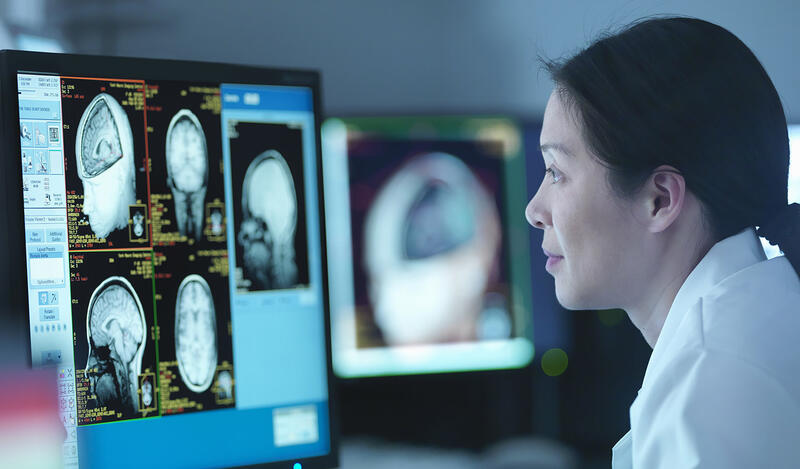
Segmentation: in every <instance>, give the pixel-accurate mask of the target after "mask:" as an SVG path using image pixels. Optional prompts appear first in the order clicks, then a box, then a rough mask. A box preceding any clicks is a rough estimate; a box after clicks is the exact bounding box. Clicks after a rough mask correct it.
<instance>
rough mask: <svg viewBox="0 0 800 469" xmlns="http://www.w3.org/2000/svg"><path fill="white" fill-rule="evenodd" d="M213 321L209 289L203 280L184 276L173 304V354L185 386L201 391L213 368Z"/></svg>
mask: <svg viewBox="0 0 800 469" xmlns="http://www.w3.org/2000/svg"><path fill="white" fill-rule="evenodd" d="M216 324H217V318H216V313H215V310H214V299H213V298H212V296H211V289H210V288H209V286H208V283H207V282H206V281H205V280H204V279H203V277H201V276H199V275H196V274H192V275H189V276H187V277H186V278H185V279H183V281H182V282H181V284H180V286H179V287H178V296H177V299H176V301H175V351H176V353H177V358H178V370H179V371H180V375H181V379H182V380H183V382H184V384H186V387H188V388H189V389H190V390H192V391H194V392H198V393H199V392H203V391H205V390H206V389H208V387H209V386H210V385H211V381H212V380H213V378H214V372H215V371H216V366H217V326H216Z"/></svg>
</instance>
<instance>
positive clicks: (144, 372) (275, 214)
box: [4, 53, 335, 468]
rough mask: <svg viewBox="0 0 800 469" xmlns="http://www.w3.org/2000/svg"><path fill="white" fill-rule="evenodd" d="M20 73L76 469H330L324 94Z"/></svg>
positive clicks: (20, 147) (33, 233)
mask: <svg viewBox="0 0 800 469" xmlns="http://www.w3.org/2000/svg"><path fill="white" fill-rule="evenodd" d="M6 57H7V62H6V63H7V64H8V68H9V69H10V70H8V71H7V72H6V75H7V76H9V75H13V82H12V83H16V85H17V86H16V88H15V89H14V90H13V94H14V95H16V96H18V97H19V99H18V100H15V101H18V102H15V103H14V106H17V105H18V108H19V114H18V117H19V121H18V123H17V122H14V123H13V126H14V128H18V129H19V132H18V133H19V140H18V143H16V142H17V141H16V140H14V142H15V143H14V145H15V147H16V151H15V153H16V154H17V155H19V162H20V163H21V164H16V165H14V167H16V168H17V173H18V174H19V176H18V178H17V179H18V181H19V182H20V183H19V188H20V191H19V193H20V194H22V198H21V200H20V206H21V207H20V210H19V214H20V218H19V220H18V221H13V222H14V223H15V224H20V225H22V228H23V229H24V238H23V237H22V236H20V239H21V240H23V239H24V242H23V243H22V244H21V245H20V246H17V247H16V249H17V250H18V251H20V252H21V253H24V261H23V258H22V257H20V258H19V262H20V268H21V269H22V268H24V269H25V279H26V283H27V304H28V311H29V330H30V347H31V362H32V365H33V366H35V367H39V366H53V367H55V369H56V370H57V373H58V382H59V390H58V391H59V398H60V403H61V416H62V420H63V423H64V426H65V428H66V435H67V438H66V442H65V446H64V455H65V457H64V462H65V466H66V467H93V468H96V467H115V468H120V467H137V468H138V467H143V466H144V467H169V468H176V467H222V466H225V467H229V466H244V465H253V464H261V463H273V464H271V465H269V466H268V467H285V468H290V467H293V468H298V467H312V468H313V467H318V468H327V467H334V466H335V460H334V459H332V455H333V458H335V448H334V444H333V438H332V434H331V419H330V415H331V413H330V409H329V404H330V403H329V396H330V376H329V374H330V370H331V368H330V358H329V352H328V350H329V342H328V341H327V339H326V336H327V332H326V328H327V327H329V326H327V319H326V317H327V313H326V311H327V298H326V295H327V287H326V286H325V285H324V281H325V273H324V272H325V265H324V262H323V260H324V259H323V255H324V244H323V243H324V241H323V240H324V234H323V227H322V222H323V220H322V219H321V216H320V181H319V174H318V172H319V171H318V170H319V167H320V161H319V157H318V148H319V143H318V142H319V132H318V120H317V114H316V112H317V107H318V106H317V100H318V97H317V92H318V86H319V85H318V75H317V74H316V73H313V72H289V71H286V72H283V71H276V70H262V69H254V68H244V67H234V66H225V65H216V64H201V63H188V62H185V63H184V62H168V61H149V60H139V59H119V58H115V59H111V58H93V57H85V56H84V57H81V56H57V55H48V54H22V53H6ZM7 107H8V106H7ZM4 112H13V108H11V109H4ZM12 115H16V114H12ZM23 262H24V263H23ZM23 266H24V267H23ZM134 446H135V447H137V448H133V447H134Z"/></svg>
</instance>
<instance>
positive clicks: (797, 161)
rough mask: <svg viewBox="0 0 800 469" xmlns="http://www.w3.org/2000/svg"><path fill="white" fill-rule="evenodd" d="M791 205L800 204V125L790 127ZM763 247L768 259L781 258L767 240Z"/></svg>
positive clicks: (776, 248) (789, 195)
mask: <svg viewBox="0 0 800 469" xmlns="http://www.w3.org/2000/svg"><path fill="white" fill-rule="evenodd" d="M788 190H789V193H788V198H789V201H788V202H789V203H790V204H791V203H800V125H790V126H789V187H788ZM761 245H762V246H764V252H766V254H767V257H768V258H769V259H772V258H773V257H776V256H780V255H782V254H783V253H782V252H781V250H780V248H778V246H773V245H771V244H769V241H767V240H766V239H765V238H761Z"/></svg>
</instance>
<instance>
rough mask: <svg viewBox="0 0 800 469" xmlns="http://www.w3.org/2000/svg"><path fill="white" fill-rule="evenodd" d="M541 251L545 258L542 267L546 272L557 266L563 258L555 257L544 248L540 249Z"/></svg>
mask: <svg viewBox="0 0 800 469" xmlns="http://www.w3.org/2000/svg"><path fill="white" fill-rule="evenodd" d="M542 251H544V255H545V256H547V264H545V266H544V267H545V269H546V270H548V271H549V270H550V268H551V267H553V266H554V265H556V264H558V263H559V262H560V261H561V259H563V258H564V256H557V255H555V254H553V253H552V252H550V251H548V250H547V249H544V248H542Z"/></svg>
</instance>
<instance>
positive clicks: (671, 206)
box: [640, 165, 686, 233]
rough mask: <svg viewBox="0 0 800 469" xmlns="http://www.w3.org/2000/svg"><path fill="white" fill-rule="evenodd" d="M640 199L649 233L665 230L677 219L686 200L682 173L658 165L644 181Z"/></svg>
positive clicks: (670, 167)
mask: <svg viewBox="0 0 800 469" xmlns="http://www.w3.org/2000/svg"><path fill="white" fill-rule="evenodd" d="M640 200H641V201H642V204H643V207H642V212H643V216H644V222H645V224H646V226H647V229H648V230H649V231H650V232H651V233H660V232H662V231H665V230H666V229H667V228H669V227H670V226H672V224H673V223H674V222H675V220H677V219H678V216H679V215H680V214H681V210H683V207H684V203H685V201H686V181H685V180H684V178H683V174H681V172H680V171H678V170H677V169H675V168H673V167H672V166H667V165H662V166H659V167H658V168H656V169H655V170H653V173H652V174H651V175H650V177H649V178H648V180H647V182H646V183H645V186H644V188H643V189H642V191H641V192H640Z"/></svg>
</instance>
